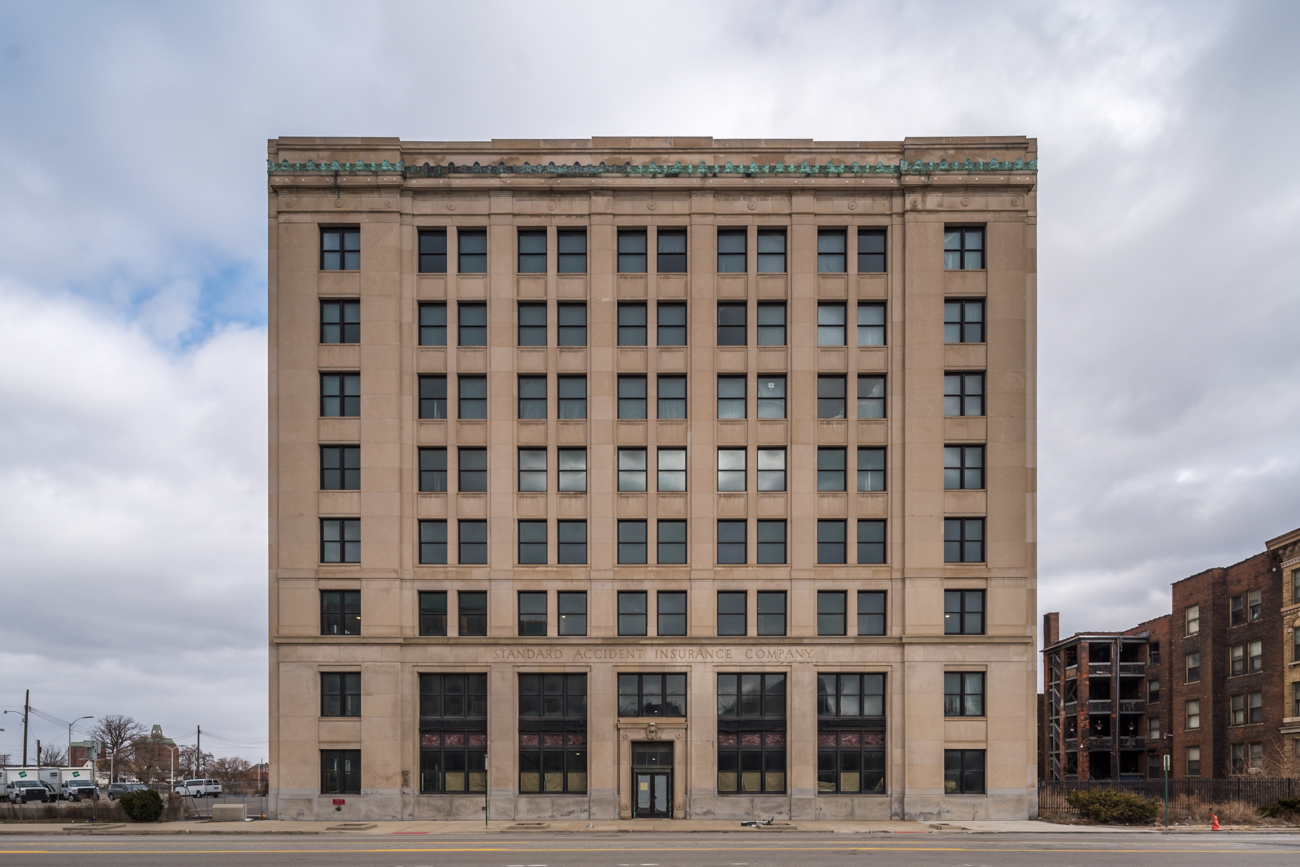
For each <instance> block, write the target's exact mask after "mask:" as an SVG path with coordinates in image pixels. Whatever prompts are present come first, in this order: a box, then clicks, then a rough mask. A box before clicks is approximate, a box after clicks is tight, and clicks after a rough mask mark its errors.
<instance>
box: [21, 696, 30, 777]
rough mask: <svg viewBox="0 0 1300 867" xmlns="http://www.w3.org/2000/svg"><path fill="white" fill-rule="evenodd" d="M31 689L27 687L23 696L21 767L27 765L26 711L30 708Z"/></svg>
mask: <svg viewBox="0 0 1300 867" xmlns="http://www.w3.org/2000/svg"><path fill="white" fill-rule="evenodd" d="M31 704H32V691H31V690H30V689H29V690H27V692H26V693H25V694H24V696H23V767H24V768H25V767H27V712H28V711H29V710H31Z"/></svg>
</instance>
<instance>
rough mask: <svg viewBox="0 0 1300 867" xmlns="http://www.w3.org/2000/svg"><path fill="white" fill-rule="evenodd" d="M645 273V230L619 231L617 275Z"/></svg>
mask: <svg viewBox="0 0 1300 867" xmlns="http://www.w3.org/2000/svg"><path fill="white" fill-rule="evenodd" d="M645 272H646V239H645V229H620V230H619V232H618V273H620V274H644V273H645Z"/></svg>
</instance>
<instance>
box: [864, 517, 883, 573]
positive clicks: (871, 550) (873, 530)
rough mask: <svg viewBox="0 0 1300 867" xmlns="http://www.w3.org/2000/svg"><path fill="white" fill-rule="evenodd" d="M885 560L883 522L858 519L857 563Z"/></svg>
mask: <svg viewBox="0 0 1300 867" xmlns="http://www.w3.org/2000/svg"><path fill="white" fill-rule="evenodd" d="M884 562H885V522H884V521H858V563H859V564H860V565H863V566H866V565H870V564H873V563H884Z"/></svg>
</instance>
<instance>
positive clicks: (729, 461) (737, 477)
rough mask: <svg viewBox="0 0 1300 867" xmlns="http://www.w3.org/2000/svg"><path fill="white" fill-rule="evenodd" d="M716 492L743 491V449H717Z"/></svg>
mask: <svg viewBox="0 0 1300 867" xmlns="http://www.w3.org/2000/svg"><path fill="white" fill-rule="evenodd" d="M718 490H719V491H743V490H745V450H744V449H718Z"/></svg>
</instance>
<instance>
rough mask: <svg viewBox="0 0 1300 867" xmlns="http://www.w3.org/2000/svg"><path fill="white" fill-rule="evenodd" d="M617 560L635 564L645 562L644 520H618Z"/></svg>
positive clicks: (626, 564)
mask: <svg viewBox="0 0 1300 867" xmlns="http://www.w3.org/2000/svg"><path fill="white" fill-rule="evenodd" d="M618 562H619V564H620V565H625V566H637V565H642V564H644V563H645V562H646V522H645V521H619V522H618Z"/></svg>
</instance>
